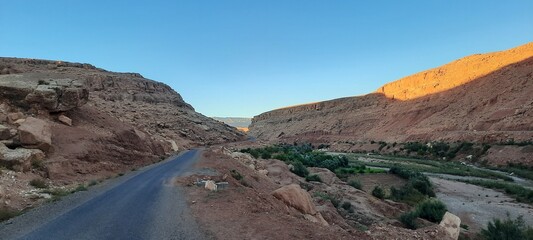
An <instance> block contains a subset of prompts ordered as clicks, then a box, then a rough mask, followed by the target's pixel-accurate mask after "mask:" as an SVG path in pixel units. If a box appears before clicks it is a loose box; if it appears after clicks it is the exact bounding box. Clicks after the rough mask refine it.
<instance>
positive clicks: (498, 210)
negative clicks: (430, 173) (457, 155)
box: [430, 177, 533, 231]
mask: <svg viewBox="0 0 533 240" xmlns="http://www.w3.org/2000/svg"><path fill="white" fill-rule="evenodd" d="M430 179H431V181H432V182H433V183H434V184H435V186H436V189H437V198H439V199H440V200H441V201H442V202H444V203H445V204H446V206H448V210H449V211H450V212H452V213H453V214H456V215H457V216H459V217H460V218H461V221H462V223H464V224H466V225H468V226H469V227H470V229H472V230H474V231H477V230H479V229H480V228H482V227H485V226H486V225H487V223H488V222H489V221H490V220H492V219H493V218H500V219H504V218H506V216H507V212H508V213H509V214H510V215H511V217H512V218H516V217H517V216H519V215H523V216H524V220H525V221H526V224H528V225H533V207H532V206H531V205H528V204H524V203H517V202H516V201H515V200H514V199H512V198H510V197H508V196H507V195H505V194H504V193H502V192H498V191H495V190H492V189H487V188H483V187H479V186H476V185H471V184H466V183H462V182H456V181H452V180H446V179H441V178H437V177H430Z"/></svg>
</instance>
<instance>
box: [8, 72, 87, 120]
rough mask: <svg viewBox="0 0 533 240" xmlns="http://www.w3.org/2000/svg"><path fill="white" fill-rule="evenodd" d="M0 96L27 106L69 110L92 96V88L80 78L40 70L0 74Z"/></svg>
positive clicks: (16, 103)
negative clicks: (53, 75)
mask: <svg viewBox="0 0 533 240" xmlns="http://www.w3.org/2000/svg"><path fill="white" fill-rule="evenodd" d="M0 98H3V99H4V101H9V102H11V104H13V105H15V106H19V107H22V108H25V109H29V108H32V107H34V108H37V109H46V110H48V111H50V112H61V111H68V110H70V109H73V108H75V107H79V106H82V105H83V104H85V103H87V101H88V99H89V90H88V89H87V87H85V86H84V84H83V83H82V82H81V81H76V80H72V79H68V78H65V79H48V78H45V77H42V78H41V77H39V75H37V74H9V75H1V76H0Z"/></svg>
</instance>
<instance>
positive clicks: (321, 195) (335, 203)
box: [313, 192, 341, 208]
mask: <svg viewBox="0 0 533 240" xmlns="http://www.w3.org/2000/svg"><path fill="white" fill-rule="evenodd" d="M313 195H314V196H315V197H319V198H321V199H322V200H324V201H330V202H331V204H333V206H334V207H335V208H338V207H339V205H340V204H341V200H340V199H339V198H338V197H335V196H332V195H329V194H327V193H323V192H315V193H314V194H313Z"/></svg>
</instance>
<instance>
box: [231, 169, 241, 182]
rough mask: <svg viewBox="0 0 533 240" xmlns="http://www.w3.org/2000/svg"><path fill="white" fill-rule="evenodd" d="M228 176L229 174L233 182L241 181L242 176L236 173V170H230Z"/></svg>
mask: <svg viewBox="0 0 533 240" xmlns="http://www.w3.org/2000/svg"><path fill="white" fill-rule="evenodd" d="M229 172H230V174H231V177H233V178H235V180H241V179H243V176H242V175H241V173H240V172H238V171H237V170H235V169H232V170H230V171H229Z"/></svg>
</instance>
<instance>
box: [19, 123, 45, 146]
mask: <svg viewBox="0 0 533 240" xmlns="http://www.w3.org/2000/svg"><path fill="white" fill-rule="evenodd" d="M18 130H19V137H20V143H21V144H22V146H24V147H26V148H38V149H41V150H43V151H48V150H49V149H50V146H51V145H52V131H51V130H50V124H48V123H47V122H46V121H44V120H42V119H38V118H34V117H28V118H27V119H26V121H25V122H23V123H22V124H21V125H20V127H19V128H18Z"/></svg>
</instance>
